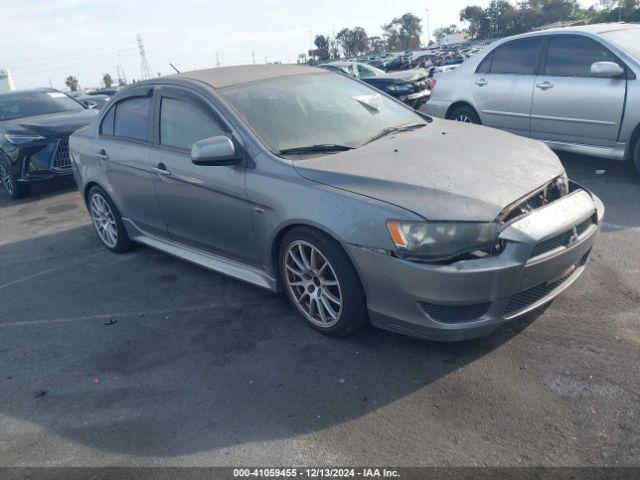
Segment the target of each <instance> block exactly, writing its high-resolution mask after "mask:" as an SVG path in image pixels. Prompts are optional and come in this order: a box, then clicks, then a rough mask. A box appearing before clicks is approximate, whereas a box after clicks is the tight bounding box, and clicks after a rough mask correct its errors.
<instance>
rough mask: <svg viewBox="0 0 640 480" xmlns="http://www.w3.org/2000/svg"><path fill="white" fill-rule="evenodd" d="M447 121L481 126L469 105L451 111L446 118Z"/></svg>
mask: <svg viewBox="0 0 640 480" xmlns="http://www.w3.org/2000/svg"><path fill="white" fill-rule="evenodd" d="M447 118H448V119H449V120H454V121H456V122H462V123H474V124H476V125H482V122H481V121H480V117H479V116H478V114H477V113H476V111H475V110H474V109H473V108H472V107H470V106H469V105H461V106H459V107H456V108H455V109H453V111H452V112H451V113H450V114H449V116H448V117H447Z"/></svg>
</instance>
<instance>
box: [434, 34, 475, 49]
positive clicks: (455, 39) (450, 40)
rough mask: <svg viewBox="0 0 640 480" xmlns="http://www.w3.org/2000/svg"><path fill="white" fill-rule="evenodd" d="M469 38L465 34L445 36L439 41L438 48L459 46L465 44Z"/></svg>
mask: <svg viewBox="0 0 640 480" xmlns="http://www.w3.org/2000/svg"><path fill="white" fill-rule="evenodd" d="M467 40H469V38H468V37H467V35H466V34H464V33H452V34H450V35H445V36H444V37H442V38H441V39H440V40H439V41H438V46H440V47H446V46H447V45H458V44H460V43H465V42H466V41H467Z"/></svg>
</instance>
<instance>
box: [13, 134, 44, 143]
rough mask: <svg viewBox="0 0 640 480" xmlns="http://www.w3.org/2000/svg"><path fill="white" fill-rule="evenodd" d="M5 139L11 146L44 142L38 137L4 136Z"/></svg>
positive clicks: (42, 138)
mask: <svg viewBox="0 0 640 480" xmlns="http://www.w3.org/2000/svg"><path fill="white" fill-rule="evenodd" d="M4 136H5V138H6V139H7V140H8V141H9V143H11V144H13V145H25V144H27V143H35V142H39V141H41V140H46V139H45V137H42V136H40V135H21V134H5V135H4Z"/></svg>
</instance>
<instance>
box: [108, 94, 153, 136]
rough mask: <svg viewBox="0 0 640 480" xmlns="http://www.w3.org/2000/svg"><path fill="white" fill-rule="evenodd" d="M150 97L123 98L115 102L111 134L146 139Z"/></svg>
mask: <svg viewBox="0 0 640 480" xmlns="http://www.w3.org/2000/svg"><path fill="white" fill-rule="evenodd" d="M150 103H151V99H150V97H131V98H125V99H124V100H121V101H120V102H118V103H117V104H116V107H115V110H116V111H115V120H114V125H113V134H114V136H116V137H123V138H130V139H133V140H142V141H147V133H148V128H149V105H150Z"/></svg>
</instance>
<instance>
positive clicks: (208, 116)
mask: <svg viewBox="0 0 640 480" xmlns="http://www.w3.org/2000/svg"><path fill="white" fill-rule="evenodd" d="M154 104H155V109H156V112H157V114H156V118H157V125H156V138H155V146H154V149H153V151H152V153H151V163H152V164H153V172H154V178H155V187H156V194H157V196H158V202H159V204H160V208H161V210H162V213H163V215H164V218H165V221H166V223H167V228H168V231H169V235H170V236H171V238H172V239H173V240H174V241H175V242H177V243H180V244H182V245H186V246H190V247H193V248H196V249H198V250H203V251H207V252H210V253H214V254H217V255H221V256H224V257H226V258H231V259H233V260H236V261H240V262H242V263H245V264H250V265H258V264H259V263H260V261H259V260H260V258H259V252H258V250H257V248H256V243H255V236H254V231H253V223H252V217H251V215H252V213H251V212H252V210H251V205H250V204H249V201H248V200H247V195H246V189H245V168H244V167H243V166H240V165H235V166H215V167H214V166H202V165H194V164H193V163H192V162H191V155H190V151H191V147H192V145H193V144H194V143H195V142H197V141H198V140H204V139H205V138H209V137H215V136H218V135H225V134H226V135H229V132H228V131H227V129H226V128H225V127H224V124H223V122H221V121H220V119H219V118H217V116H216V114H215V112H214V111H213V109H212V108H211V107H210V106H209V105H208V104H207V102H206V101H205V100H204V99H202V98H201V97H200V96H198V95H196V94H194V93H192V92H190V91H189V90H186V89H181V88H176V87H161V88H160V89H158V90H157V92H156V99H155V101H154Z"/></svg>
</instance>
